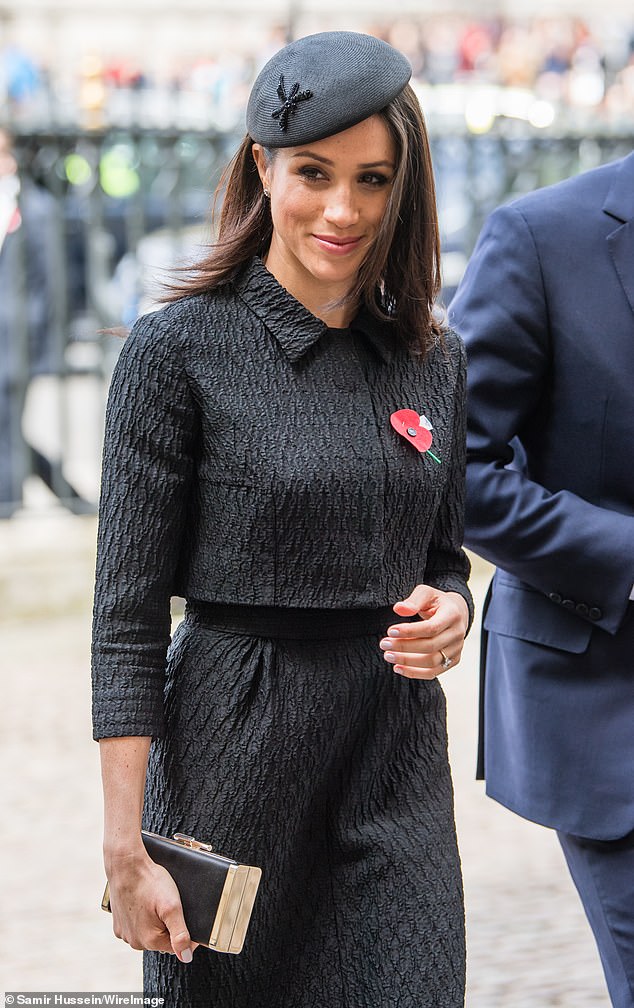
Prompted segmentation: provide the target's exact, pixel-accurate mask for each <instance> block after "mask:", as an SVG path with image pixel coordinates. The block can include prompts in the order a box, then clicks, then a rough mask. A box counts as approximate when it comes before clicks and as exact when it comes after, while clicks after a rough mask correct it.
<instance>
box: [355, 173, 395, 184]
mask: <svg viewBox="0 0 634 1008" xmlns="http://www.w3.org/2000/svg"><path fill="white" fill-rule="evenodd" d="M389 181H390V180H389V178H388V177H387V175H381V174H379V173H377V172H368V173H367V175H362V176H361V182H363V184H364V185H371V186H384V185H387V183H388V182H389Z"/></svg>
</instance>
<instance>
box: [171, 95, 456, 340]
mask: <svg viewBox="0 0 634 1008" xmlns="http://www.w3.org/2000/svg"><path fill="white" fill-rule="evenodd" d="M379 114H380V115H381V116H382V118H383V119H384V120H385V123H386V125H387V127H388V129H389V131H390V134H391V136H392V139H393V141H394V143H395V146H396V151H397V168H396V173H395V175H394V180H393V184H392V189H391V192H390V196H389V198H388V203H387V206H386V209H385V213H384V214H383V219H382V221H381V224H380V227H379V232H378V234H377V237H376V240H375V242H374V243H373V245H372V247H371V249H370V251H369V253H368V255H367V257H366V259H365V260H364V262H363V263H362V265H361V268H360V270H359V275H358V278H357V283H356V285H355V287H354V289H353V290H352V291H351V292H350V294H349V295H348V298H347V299H346V300H347V301H352V302H353V303H354V304H364V305H366V307H367V308H368V309H369V310H370V311H371V312H372V314H374V315H375V316H377V317H378V318H381V319H385V320H389V321H391V322H392V323H393V324H394V327H395V336H396V337H397V338H399V339H401V340H403V341H404V342H405V343H406V344H407V345H408V346H410V347H411V348H412V349H413V350H417V351H418V352H423V353H425V352H426V351H427V350H428V349H429V348H430V347H431V346H432V345H434V344H435V343H437V342H438V339H439V337H440V336H441V333H442V325H441V323H440V322H439V321H438V318H437V316H436V309H435V303H436V299H437V297H438V294H439V292H440V286H441V279H440V236H439V232H438V218H437V214H436V192H435V186H434V176H433V169H432V161H431V153H430V149H429V139H428V136H427V130H426V127H425V122H424V119H423V115H422V113H421V109H420V105H419V103H418V99H417V98H416V95H415V94H414V91H413V90H412V88H411V86H410V85H409V84H408V85H407V87H405V88H404V89H403V91H401V93H400V94H399V95H398V97H397V98H395V99H394V101H392V102H390V104H389V105H387V106H386V107H385V109H383V110H382V112H380V113H379ZM252 147H253V140H252V139H251V137H250V136H248V135H247V136H246V137H245V138H244V140H243V141H242V144H241V145H240V148H239V149H238V151H237V153H236V154H235V156H234V158H233V159H232V161H231V163H230V164H229V166H228V167H227V169H226V171H225V173H224V175H223V178H222V179H221V181H220V185H219V187H218V190H217V192H216V200H218V199H219V198H221V197H222V211H221V214H220V222H219V227H218V237H217V240H216V241H215V243H214V244H213V245H212V246H211V247H210V249H209V252H208V254H207V256H206V257H205V258H204V259H202V260H201V261H200V262H198V263H196V264H195V265H194V266H193V268H190V269H188V271H187V272H188V276H187V278H186V279H184V280H183V281H182V282H181V283H179V284H177V285H175V286H173V287H172V288H171V289H170V291H169V293H168V294H167V295H166V300H174V299H176V298H177V297H182V296H190V295H194V294H203V293H206V292H208V291H209V290H212V289H213V288H214V287H216V286H218V285H219V284H221V283H224V282H226V281H227V280H229V279H230V278H231V277H232V276H234V275H235V274H236V273H237V272H238V271H239V270H240V269H241V268H242V267H243V266H244V265H245V263H246V262H247V261H248V260H249V259H250V258H251V257H252V256H254V255H260V256H263V257H264V256H265V255H266V252H267V250H268V247H269V245H270V242H271V235H272V233H273V223H272V220H271V212H270V207H269V201H268V199H267V198H266V197H265V196H264V193H263V190H262V183H261V181H260V177H259V175H258V171H257V168H256V165H255V161H254V160H253V154H252ZM265 153H266V156H267V157H268V158H271V159H274V158H275V150H267V151H266V152H265ZM214 205H215V204H214Z"/></svg>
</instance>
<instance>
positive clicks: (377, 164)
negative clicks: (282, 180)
mask: <svg viewBox="0 0 634 1008" xmlns="http://www.w3.org/2000/svg"><path fill="white" fill-rule="evenodd" d="M292 157H293V158H303V157H307V158H312V160H313V161H321V163H322V164H325V165H330V166H331V167H332V166H333V165H334V163H335V162H334V161H331V160H330V158H325V157H322V155H321V154H315V152H314V151H311V150H301V151H297V152H296V153H295V154H293V155H292ZM381 167H384V168H394V164H393V163H392V161H368V162H367V163H365V164H359V165H357V168H363V169H364V170H366V171H367V169H368V168H381Z"/></svg>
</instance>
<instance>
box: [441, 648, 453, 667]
mask: <svg viewBox="0 0 634 1008" xmlns="http://www.w3.org/2000/svg"><path fill="white" fill-rule="evenodd" d="M440 653H441V655H442V667H443V669H448V668H449V666H450V665H451V658H450V657H449V655H446V654H445V652H444V651H441V652H440Z"/></svg>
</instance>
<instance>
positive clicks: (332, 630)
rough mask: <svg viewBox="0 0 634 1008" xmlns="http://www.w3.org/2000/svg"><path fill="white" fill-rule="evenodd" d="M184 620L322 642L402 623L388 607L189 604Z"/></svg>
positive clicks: (226, 629)
mask: <svg viewBox="0 0 634 1008" xmlns="http://www.w3.org/2000/svg"><path fill="white" fill-rule="evenodd" d="M185 619H187V620H189V621H190V622H192V623H200V624H202V625H203V626H208V627H211V628H213V629H214V630H220V631H224V632H226V633H239V634H244V635H246V636H248V637H282V638H286V639H287V640H311V639H312V640H325V639H327V638H329V637H333V638H342V637H364V636H370V635H372V634H384V633H385V632H386V631H387V628H388V627H389V626H391V625H392V624H393V623H403V622H406V620H404V619H403V617H401V616H397V615H396V614H395V612H394V611H393V609H392V608H391V607H390V606H382V607H381V608H378V609H300V608H291V607H286V606H248V605H217V604H216V603H213V602H198V601H191V602H188V603H187V608H186V609H185Z"/></svg>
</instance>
